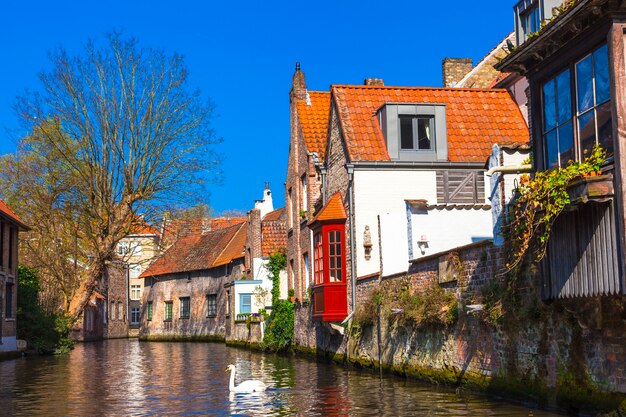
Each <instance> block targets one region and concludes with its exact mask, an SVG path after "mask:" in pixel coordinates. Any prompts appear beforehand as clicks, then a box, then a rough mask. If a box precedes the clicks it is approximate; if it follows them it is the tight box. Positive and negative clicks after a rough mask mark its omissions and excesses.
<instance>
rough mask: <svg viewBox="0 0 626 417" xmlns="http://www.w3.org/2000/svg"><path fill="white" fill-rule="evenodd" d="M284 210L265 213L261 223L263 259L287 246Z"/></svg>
mask: <svg viewBox="0 0 626 417" xmlns="http://www.w3.org/2000/svg"><path fill="white" fill-rule="evenodd" d="M285 214H286V212H285V208H284V207H282V208H279V209H278V210H274V211H272V212H271V213H267V214H266V215H265V217H263V220H262V221H261V252H262V254H263V256H264V257H266V256H270V255H271V254H272V253H274V252H276V251H277V250H280V249H283V248H285V247H286V246H287V222H286V220H285Z"/></svg>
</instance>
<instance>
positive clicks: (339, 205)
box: [311, 192, 348, 223]
mask: <svg viewBox="0 0 626 417" xmlns="http://www.w3.org/2000/svg"><path fill="white" fill-rule="evenodd" d="M347 218H348V216H347V215H346V208H345V207H344V205H343V198H342V197H341V193H339V192H336V193H335V194H333V196H332V197H331V198H330V200H328V202H327V203H326V205H325V206H324V207H322V209H321V210H320V211H319V213H317V215H316V216H315V218H314V219H313V220H312V221H311V223H315V222H323V221H326V220H345V219H347Z"/></svg>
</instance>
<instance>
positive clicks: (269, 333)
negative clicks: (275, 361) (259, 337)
mask: <svg viewBox="0 0 626 417" xmlns="http://www.w3.org/2000/svg"><path fill="white" fill-rule="evenodd" d="M293 328H294V305H293V304H292V303H291V302H289V300H283V301H279V302H278V304H277V305H275V306H274V307H273V308H272V313H271V314H270V318H269V324H268V326H267V330H266V331H265V337H264V338H263V344H264V345H265V347H266V348H267V349H270V350H274V351H282V350H286V349H288V348H289V347H291V343H292V341H293Z"/></svg>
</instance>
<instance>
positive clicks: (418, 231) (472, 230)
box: [383, 208, 493, 259]
mask: <svg viewBox="0 0 626 417" xmlns="http://www.w3.org/2000/svg"><path fill="white" fill-rule="evenodd" d="M410 216H411V234H412V241H411V250H412V259H419V258H421V257H424V256H428V255H432V254H434V253H438V252H442V251H445V250H449V249H453V248H456V247H458V246H463V245H467V244H470V243H473V242H478V241H481V240H485V239H491V238H493V227H492V221H491V211H490V210H489V209H487V210H484V209H474V208H471V209H446V208H444V209H432V210H415V209H411V210H410ZM420 240H424V241H425V242H426V243H425V246H424V247H423V248H420V245H419V244H418V241H420ZM383 245H384V242H383Z"/></svg>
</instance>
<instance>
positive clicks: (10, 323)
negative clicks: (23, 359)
mask: <svg viewBox="0 0 626 417" xmlns="http://www.w3.org/2000/svg"><path fill="white" fill-rule="evenodd" d="M27 230H28V227H27V226H26V225H25V224H24V223H23V222H22V221H21V220H20V218H19V217H18V216H17V214H15V212H13V210H11V208H10V207H9V206H7V205H6V203H5V202H4V201H2V200H0V354H1V353H3V352H15V351H17V339H16V330H17V323H16V321H15V319H16V313H17V265H18V259H19V257H18V235H19V232H20V231H27Z"/></svg>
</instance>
